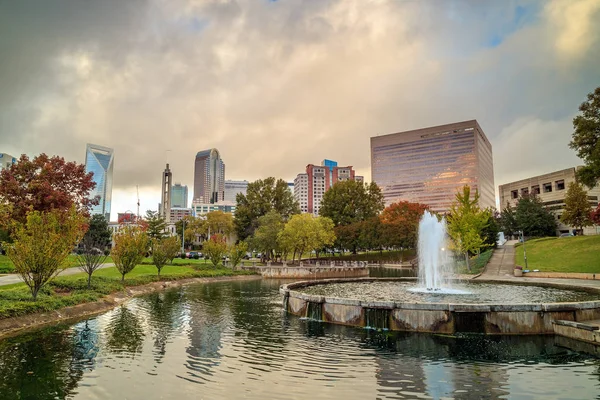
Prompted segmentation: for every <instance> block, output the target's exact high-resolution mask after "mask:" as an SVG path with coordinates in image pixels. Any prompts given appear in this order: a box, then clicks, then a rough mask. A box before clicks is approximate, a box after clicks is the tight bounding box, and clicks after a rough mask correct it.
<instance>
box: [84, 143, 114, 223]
mask: <svg viewBox="0 0 600 400" xmlns="http://www.w3.org/2000/svg"><path fill="white" fill-rule="evenodd" d="M113 161H114V152H113V149H111V148H108V147H103V146H98V145H95V144H89V143H88V144H87V146H86V149H85V171H86V172H92V173H93V174H94V177H93V178H92V179H93V180H94V182H96V188H95V189H94V190H93V191H92V193H91V194H90V195H91V198H95V197H96V196H99V198H100V202H99V203H98V205H96V206H94V207H93V208H92V214H100V215H104V217H105V218H106V220H107V221H108V220H109V219H110V203H111V200H112V183H113Z"/></svg>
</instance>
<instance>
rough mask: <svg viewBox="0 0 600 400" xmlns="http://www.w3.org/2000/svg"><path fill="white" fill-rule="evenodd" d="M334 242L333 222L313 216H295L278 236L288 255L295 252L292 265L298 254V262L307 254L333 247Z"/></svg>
mask: <svg viewBox="0 0 600 400" xmlns="http://www.w3.org/2000/svg"><path fill="white" fill-rule="evenodd" d="M334 240H335V233H334V227H333V221H331V219H329V218H326V217H315V216H313V215H312V214H297V215H293V216H292V218H290V220H289V221H288V222H287V223H286V224H285V227H284V228H283V230H282V231H281V232H280V233H279V235H278V241H279V244H280V246H281V247H282V248H285V250H286V253H288V252H289V251H293V256H292V263H293V262H294V260H295V257H296V254H297V255H298V260H301V259H302V254H304V253H305V252H307V251H309V252H310V251H311V250H315V251H317V250H320V249H321V248H323V247H324V246H329V245H332V244H333V242H334Z"/></svg>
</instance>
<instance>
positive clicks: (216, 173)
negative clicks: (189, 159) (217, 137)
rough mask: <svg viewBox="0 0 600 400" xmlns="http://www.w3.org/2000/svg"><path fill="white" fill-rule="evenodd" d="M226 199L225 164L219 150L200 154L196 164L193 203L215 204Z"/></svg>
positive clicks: (197, 156)
mask: <svg viewBox="0 0 600 400" xmlns="http://www.w3.org/2000/svg"><path fill="white" fill-rule="evenodd" d="M224 197H225V163H224V162H223V160H222V159H221V155H220V154H219V151H218V150H217V149H210V150H204V151H200V152H198V154H196V160H195V163H194V196H193V203H197V204H214V203H217V202H219V201H223V200H224Z"/></svg>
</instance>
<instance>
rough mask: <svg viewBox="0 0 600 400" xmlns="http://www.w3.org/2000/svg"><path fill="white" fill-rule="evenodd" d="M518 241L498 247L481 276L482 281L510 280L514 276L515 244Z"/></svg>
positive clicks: (511, 241)
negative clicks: (494, 279)
mask: <svg viewBox="0 0 600 400" xmlns="http://www.w3.org/2000/svg"><path fill="white" fill-rule="evenodd" d="M517 243H518V241H516V240H509V241H507V242H506V243H504V245H503V246H498V247H497V248H496V249H495V250H494V254H493V255H492V258H490V261H489V262H488V264H487V266H486V267H485V270H484V271H483V273H482V274H481V275H480V278H481V279H493V278H508V277H513V276H514V271H513V270H514V269H515V244H517Z"/></svg>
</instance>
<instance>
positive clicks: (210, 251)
mask: <svg viewBox="0 0 600 400" xmlns="http://www.w3.org/2000/svg"><path fill="white" fill-rule="evenodd" d="M202 251H204V254H206V255H207V256H208V258H209V259H210V262H211V263H212V265H213V266H214V267H215V268H218V267H219V265H221V263H222V261H223V256H225V255H226V254H227V241H226V240H225V237H224V236H223V235H221V234H219V233H217V234H215V235H211V237H210V239H208V240H207V241H205V242H204V244H203V246H202Z"/></svg>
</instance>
